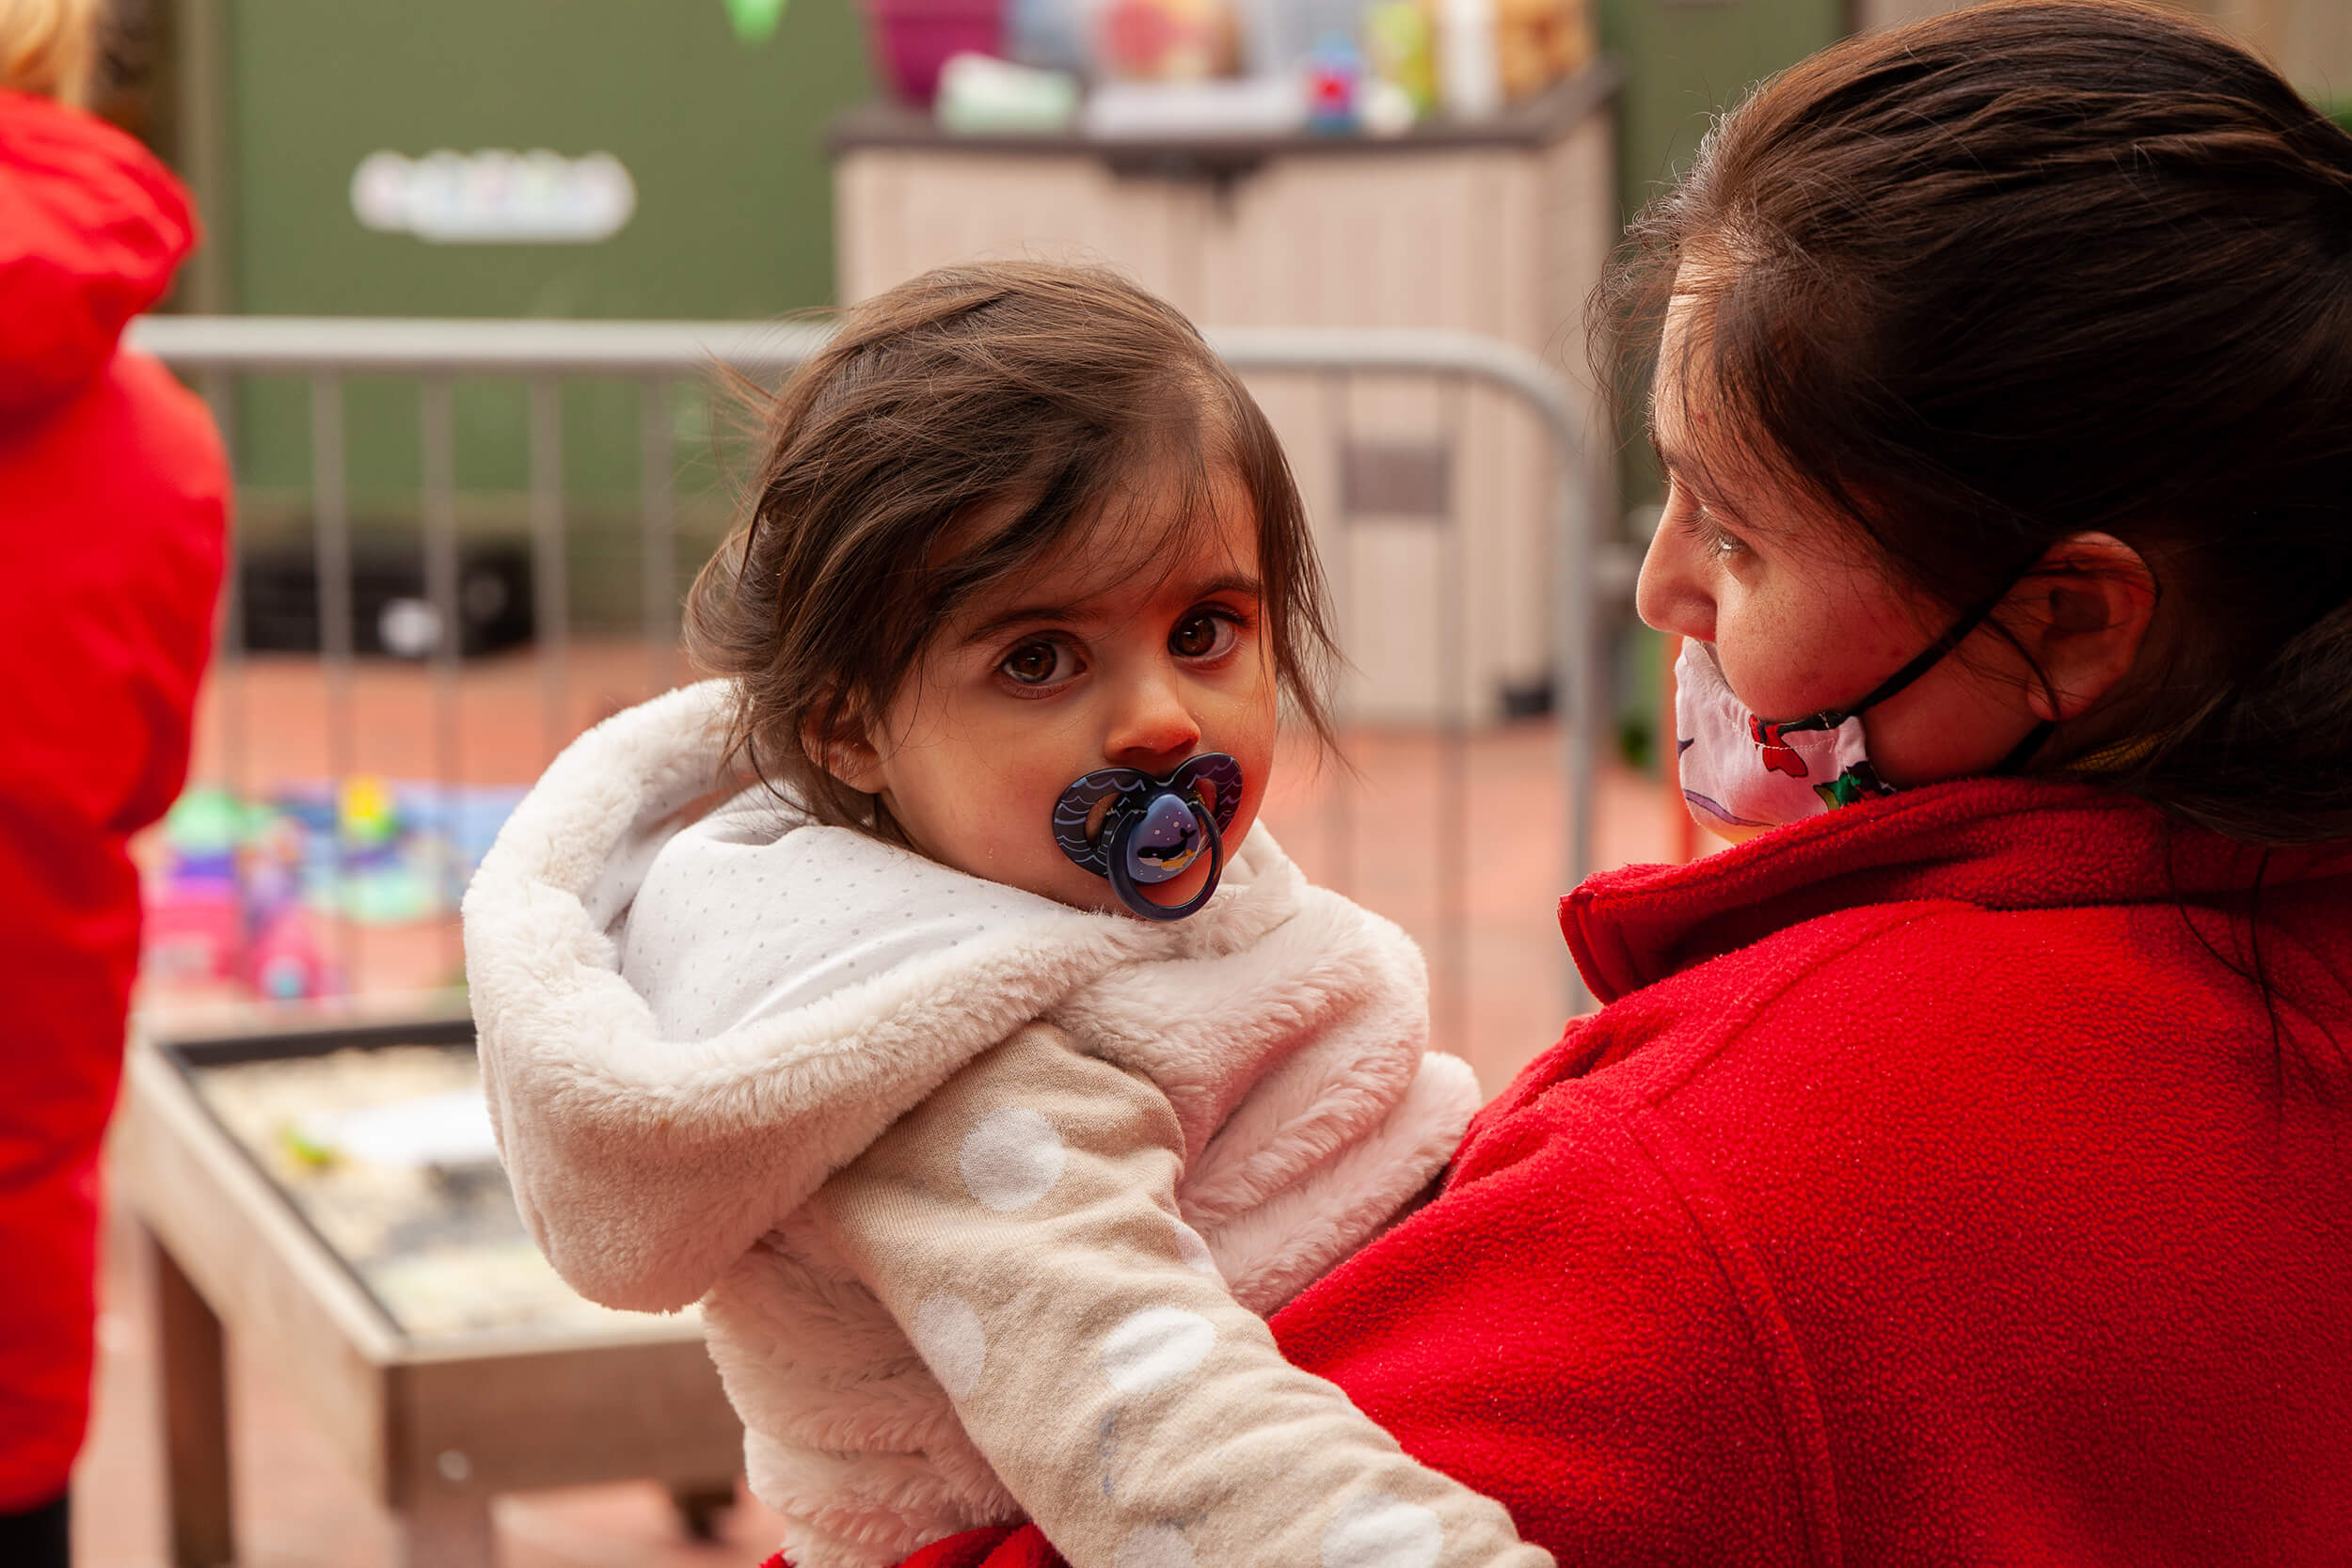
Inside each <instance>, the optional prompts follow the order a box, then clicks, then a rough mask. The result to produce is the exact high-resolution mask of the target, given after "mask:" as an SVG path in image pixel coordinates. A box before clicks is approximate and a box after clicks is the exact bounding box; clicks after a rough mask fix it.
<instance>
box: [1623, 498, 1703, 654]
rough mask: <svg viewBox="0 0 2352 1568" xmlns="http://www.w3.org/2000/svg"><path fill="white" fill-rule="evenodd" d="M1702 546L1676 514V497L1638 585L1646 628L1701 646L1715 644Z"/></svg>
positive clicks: (1637, 605) (1637, 603)
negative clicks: (1690, 638) (1701, 643)
mask: <svg viewBox="0 0 2352 1568" xmlns="http://www.w3.org/2000/svg"><path fill="white" fill-rule="evenodd" d="M1699 548H1700V546H1699V542H1698V541H1697V540H1696V539H1694V538H1692V535H1691V531H1690V530H1689V529H1687V528H1685V527H1683V526H1682V524H1681V522H1680V521H1679V520H1678V519H1677V516H1676V515H1675V505H1674V498H1673V497H1672V496H1671V495H1670V496H1669V497H1668V498H1667V503H1666V509H1665V511H1664V512H1663V513H1662V514H1661V515H1660V516H1659V519H1658V531H1656V532H1655V533H1652V534H1651V535H1650V539H1649V548H1648V549H1647V550H1645V551H1644V552H1643V555H1642V574H1641V576H1640V578H1637V579H1636V580H1635V582H1634V585H1633V610H1634V613H1635V614H1637V615H1639V616H1641V618H1642V623H1643V624H1644V625H1645V626H1651V627H1654V628H1656V629H1657V630H1659V631H1670V632H1675V633H1677V634H1678V635H1680V636H1683V637H1695V638H1697V639H1699V640H1700V641H1706V642H1711V641H1714V639H1715V597H1714V594H1712V593H1711V592H1709V591H1708V586H1707V583H1706V580H1705V578H1704V577H1703V575H1702V573H1701V571H1700V566H1701V562H1700V559H1699V553H1698V552H1699Z"/></svg>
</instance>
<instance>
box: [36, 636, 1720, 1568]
mask: <svg viewBox="0 0 2352 1568" xmlns="http://www.w3.org/2000/svg"><path fill="white" fill-rule="evenodd" d="M560 674H561V682H560V686H558V685H555V684H551V683H550V681H549V679H548V671H547V669H546V667H545V665H544V664H543V662H542V661H541V660H539V659H538V658H536V657H533V656H532V655H531V654H529V653H523V654H518V655H513V656H503V657H494V658H489V659H484V660H478V661H469V663H468V664H467V665H466V666H465V669H464V672H463V673H462V676H461V678H460V679H459V680H458V681H457V682H455V683H454V685H453V687H442V688H437V686H436V681H435V677H434V675H433V673H432V672H430V671H428V670H425V669H421V668H419V667H416V666H412V665H399V664H393V663H389V662H386V661H379V660H371V661H362V662H361V663H359V664H358V665H357V666H355V667H354V669H353V671H352V673H351V675H350V678H349V680H348V682H347V684H346V685H345V686H344V688H343V689H342V692H341V694H340V696H338V695H337V694H335V693H334V692H333V691H332V690H331V689H330V687H329V684H328V682H327V681H326V679H325V678H324V676H323V673H322V672H321V670H320V668H319V666H318V663H317V661H316V660H313V659H310V658H306V657H287V656H274V657H248V658H246V659H245V660H243V661H241V668H238V669H236V670H234V671H232V672H224V673H216V677H215V679H214V680H213V681H212V682H211V683H210V684H209V685H208V687H207V689H206V692H205V694H204V698H203V701H202V706H201V709H200V712H199V725H198V737H197V749H196V755H195V762H194V768H193V770H192V777H193V779H194V780H195V781H197V782H200V783H212V784H230V785H232V786H234V787H237V788H240V789H242V790H245V791H247V792H261V791H263V790H266V789H268V788H270V787H272V786H274V785H278V784H298V783H303V782H315V781H318V780H320V779H323V778H325V777H326V776H328V775H329V774H330V773H331V772H333V771H334V770H335V766H334V765H335V763H336V762H337V761H338V760H340V761H341V763H342V768H343V770H344V771H346V772H352V773H373V774H379V775H382V776H384V777H387V778H393V779H405V780H439V781H446V782H453V783H456V784H521V783H526V782H528V781H529V780H530V779H532V777H534V776H535V775H536V774H537V772H538V771H539V769H540V768H541V767H542V766H544V764H545V761H546V759H547V756H548V747H549V744H550V743H551V741H552V740H553V739H554V738H556V737H557V736H559V734H560V733H569V731H571V730H575V729H577V728H579V727H580V726H583V725H585V724H588V723H592V722H594V721H596V720H598V719H600V718H603V717H605V716H606V715H608V714H611V713H613V712H616V711H618V710H619V709H621V708H623V707H626V706H628V705H631V704H633V703H635V702H638V701H642V700H643V699H644V697H645V696H646V695H648V694H649V693H650V692H652V691H654V690H656V689H660V685H661V684H666V683H667V682H668V681H670V680H675V679H683V678H686V672H684V671H683V670H680V669H677V668H675V667H674V666H673V665H672V664H671V663H670V662H669V661H667V660H660V659H657V658H655V657H650V656H649V654H648V651H647V650H646V649H645V647H644V645H643V644H642V643H638V642H634V641H607V642H598V641H577V642H575V643H574V645H573V647H572V649H571V653H570V657H568V659H567V660H566V661H565V663H564V668H563V670H562V671H561V672H560ZM439 699H448V700H447V701H442V700H439ZM1343 752H1344V755H1345V759H1346V760H1345V765H1342V764H1340V763H1337V762H1335V761H1333V760H1330V759H1324V760H1322V761H1321V762H1320V763H1319V764H1318V761H1317V759H1316V758H1314V757H1313V756H1312V755H1311V754H1310V753H1307V752H1303V751H1302V752H1294V753H1293V754H1289V755H1286V756H1285V757H1284V758H1283V759H1282V761H1281V765H1280V771H1279V774H1278V776H1277V778H1276V780H1275V782H1274V784H1273V785H1272V787H1271V790H1270V793H1269V798H1268V801H1267V805H1266V808H1265V812H1264V819H1265V821H1266V823H1267V825H1268V827H1269V828H1270V829H1271V830H1272V831H1273V832H1275V834H1276V835H1277V836H1278V837H1279V839H1280V841H1281V842H1282V844H1283V845H1284V847H1286V848H1287V849H1288V850H1289V851H1290V852H1291V853H1292V855H1293V856H1294V857H1295V859H1296V860H1298V862H1299V863H1300V864H1301V865H1302V866H1303V867H1304V869H1305V870H1306V871H1307V873H1308V875H1310V876H1311V877H1313V878H1315V879H1318V880H1321V881H1324V882H1326V883H1327V884H1329V885H1331V886H1334V887H1337V888H1339V889H1341V890H1342V891H1343V892H1346V893H1348V894H1349V895H1351V896H1354V897H1356V898H1358V899H1359V900H1360V901H1362V902H1364V903H1366V904H1368V905H1370V906H1371V907H1373V908H1374V909H1376V910H1379V911H1382V912H1384V913H1386V914H1389V915H1390V916H1391V918H1393V919H1395V920H1397V921H1398V922H1399V923H1400V924H1401V925H1403V926H1404V927H1406V929H1407V930H1409V931H1411V932H1412V933H1413V934H1414V935H1415V936H1416V937H1417V938H1418V939H1420V941H1421V942H1422V946H1423V948H1424V951H1426V952H1427V954H1428V956H1429V959H1430V965H1431V971H1432V1008H1433V1022H1434V1025H1435V1031H1436V1036H1437V1039H1438V1044H1439V1046H1440V1047H1441V1048H1444V1049H1449V1050H1453V1051H1454V1052H1456V1053H1458V1054H1461V1055H1463V1056H1465V1057H1467V1058H1468V1059H1469V1060H1470V1063H1471V1065H1472V1066H1473V1067H1474V1068H1475V1069H1477V1071H1478V1075H1479V1078H1480V1081H1481V1083H1482V1084H1483V1085H1485V1087H1486V1091H1487V1092H1488V1093H1490V1094H1491V1093H1493V1092H1494V1091H1496V1090H1498V1089H1500V1088H1501V1087H1502V1085H1504V1084H1505V1083H1507V1082H1508V1081H1509V1079H1510V1077H1511V1076H1512V1075H1513V1074H1514V1073H1515V1072H1517V1071H1518V1069H1519V1068H1520V1067H1521V1066H1522V1065H1524V1064H1525V1063H1526V1062H1527V1061H1528V1060H1529V1059H1530V1058H1531V1057H1533V1056H1534V1055H1535V1054H1536V1053H1538V1052H1540V1051H1541V1050H1543V1049H1544V1048H1545V1047H1546V1046H1548V1045H1549V1044H1550V1043H1551V1042H1552V1041H1553V1040H1554V1039H1555V1038H1556V1037H1558V1035H1559V1032H1560V1029H1561V1025H1562V1022H1564V1019H1565V1016H1566V1011H1567V1003H1568V990H1567V987H1568V966H1567V963H1566V959H1565V950H1564V947H1563V944H1562V942H1561V939H1560V934H1559V929H1558V927H1557V925H1556V923H1555V918H1554V909H1555V906H1556V903H1557V900H1558V897H1559V895H1560V894H1561V893H1562V892H1563V891H1564V888H1563V886H1562V883H1563V881H1564V879H1565V876H1564V866H1565V831H1566V830H1565V822H1566V809H1565V807H1566V798H1565V787H1564V785H1563V783H1562V779H1563V766H1562V758H1561V746H1560V736H1559V733H1558V731H1557V729H1556V727H1555V726H1553V725H1551V724H1549V723H1548V722H1542V721H1532V722H1522V723H1515V724H1510V725H1502V726H1497V727H1492V728H1487V729H1483V730H1480V731H1477V732H1475V733H1473V734H1470V735H1469V736H1464V737H1458V738H1451V737H1448V736H1442V735H1439V734H1435V733H1432V732H1429V731H1425V730H1406V729H1369V728H1365V729H1355V730H1350V731H1348V732H1347V733H1346V734H1345V735H1344V736H1343ZM339 753H340V757H339ZM1594 836H1595V842H1594V859H1595V863H1596V864H1597V865H1599V866H1611V865H1618V864H1623V863H1628V862H1631V861H1655V860H1663V859H1667V858H1671V857H1673V856H1675V855H1677V853H1679V852H1680V851H1681V848H1682V846H1683V843H1684V839H1683V835H1682V832H1681V831H1680V814H1679V812H1678V811H1677V810H1674V809H1672V808H1671V807H1670V804H1669V802H1668V800H1667V799H1666V797H1665V795H1664V794H1663V792H1662V791H1661V789H1660V787H1659V785H1658V784H1657V783H1656V782H1655V781H1654V780H1651V779H1649V778H1647V777H1645V776H1644V775H1642V774H1639V773H1636V772H1634V771H1631V770H1629V769H1626V768H1620V767H1616V766H1614V765H1611V766H1607V767H1604V768H1603V769H1602V771H1601V774H1600V776H1599V778H1598V780H1597V817H1596V823H1595V835H1594ZM337 936H338V940H339V942H341V943H342V944H344V951H345V952H346V954H347V955H348V958H349V962H348V964H347V967H348V969H349V972H350V977H351V979H352V980H353V981H354V989H356V990H364V991H368V992H400V991H410V990H421V989H426V988H431V987H436V986H440V985H445V984H447V983H448V982H449V981H451V980H452V979H453V978H455V977H456V974H457V973H458V962H457V960H458V950H457V943H456V929H455V926H454V922H453V919H449V918H441V919H433V920H425V921H420V922H415V923H412V924H410V925H407V926H403V927H350V928H344V929H339V930H338V932H337ZM218 1000H222V998H221V997H220V996H218V995H217V994H213V993H208V992H206V991H204V990H200V989H186V988H163V987H156V986H150V987H147V988H145V989H144V990H143V991H142V994H141V999H140V1002H141V1006H143V1007H145V1008H147V1009H149V1010H150V1011H151V1012H152V1013H155V1014H159V1015H161V1016H164V1017H166V1018H169V1017H171V1016H172V1015H174V1014H184V1013H185V1012H186V1011H187V1010H188V1009H192V1008H195V1007H198V1006H204V1005H206V1004H209V1003H212V1002H215V1001H218ZM140 1266H141V1265H140V1262H139V1259H138V1258H137V1256H136V1249H135V1247H134V1246H133V1245H132V1244H131V1236H130V1227H129V1225H128V1222H127V1221H126V1220H125V1219H123V1218H122V1217H121V1216H117V1217H116V1219H115V1220H114V1222H113V1223H112V1224H111V1225H110V1227H109V1237H108V1248H107V1267H106V1276H105V1298H106V1299H105V1307H104V1312H103V1317H102V1319H101V1323H100V1334H99V1344H100V1374H99V1386H98V1400H97V1407H96V1415H95V1419H94V1422H93V1426H92V1430H91V1433H90V1438H89V1443H88V1446H87V1449H85V1451H84V1455H83V1460H82V1466H81V1469H80V1471H79V1472H78V1474H77V1479H76V1497H75V1509H74V1529H75V1532H76V1552H75V1560H76V1562H77V1564H79V1565H81V1568H166V1565H167V1563H168V1561H169V1553H168V1542H167V1529H166V1524H165V1519H164V1513H163V1497H162V1458H161V1433H160V1431H159V1428H158V1417H157V1402H156V1390H155V1382H154V1351H153V1345H152V1333H151V1324H150V1323H148V1322H147V1320H146V1317H145V1315H144V1307H143V1303H144V1300H145V1295H146V1292H145V1290H144V1281H143V1280H142V1279H141V1278H140V1277H139V1270H140ZM251 1349H252V1347H241V1346H238V1345H235V1344H233V1343H232V1344H231V1346H230V1384H231V1391H230V1399H231V1408H232V1412H233V1415H232V1427H233V1429H234V1432H235V1442H236V1453H235V1456H234V1465H233V1467H234V1472H235V1475H236V1478H237V1481H236V1485H237V1503H238V1518H239V1522H240V1529H241V1536H240V1552H239V1563H240V1568H295V1565H303V1568H378V1565H381V1564H389V1562H390V1561H391V1560H392V1553H393V1540H392V1534H391V1530H390V1527H389V1524H388V1523H387V1522H386V1521H385V1520H384V1518H383V1517H382V1516H381V1515H380V1514H379V1513H377V1511H376V1509H375V1507H374V1505H373V1503H371V1502H370V1501H369V1500H368V1499H367V1497H365V1495H364V1494H363V1493H362V1492H361V1490H360V1488H359V1487H358V1483H357V1482H356V1481H354V1480H353V1479H352V1478H351V1477H350V1476H349V1475H348V1474H347V1473H345V1471H344V1469H343V1467H342V1464H341V1462H340V1461H339V1460H338V1459H337V1458H336V1456H335V1455H334V1454H333V1453H332V1452H330V1451H328V1450H327V1449H326V1447H325V1446H324V1445H323V1444H322V1443H320V1442H319V1441H318V1440H317V1439H316V1437H315V1436H314V1435H313V1433H312V1432H311V1431H310V1422H309V1419H308V1418H307V1417H306V1416H305V1415H304V1413H303V1411H302V1409H301V1408H300V1406H299V1405H298V1404H297V1403H296V1402H294V1400H293V1399H292V1398H291V1397H290V1394H289V1391H287V1390H285V1389H282V1388H279V1387H278V1386H274V1385H273V1384H272V1382H271V1379H270V1375H269V1370H268V1369H267V1367H266V1366H265V1365H264V1364H263V1362H264V1360H265V1353H264V1354H248V1352H249V1351H250V1350H251ZM497 1518H498V1525H499V1529H500V1534H501V1551H502V1553H503V1557H502V1563H503V1568H608V1565H609V1568H620V1565H624V1564H626V1565H631V1568H641V1565H642V1568H671V1565H681V1568H682V1565H694V1568H732V1565H735V1564H744V1565H750V1564H754V1563H756V1562H758V1561H759V1560H761V1559H763V1558H764V1557H766V1556H767V1554H768V1553H769V1552H771V1551H772V1550H773V1549H774V1546H775V1542H776V1526H775V1521H774V1520H773V1519H772V1517H771V1516H770V1515H768V1514H767V1513H765V1511H764V1510H762V1509H760V1508H759V1507H758V1505H757V1504H756V1503H753V1502H750V1501H749V1500H748V1499H747V1500H745V1501H744V1502H743V1503H741V1504H740V1505H739V1507H737V1508H736V1509H735V1510H734V1511H733V1512H732V1513H731V1514H730V1515H729V1516H727V1518H726V1520H725V1522H724V1525H723V1539H721V1540H720V1541H717V1542H713V1543H707V1544H705V1543H696V1542H691V1541H689V1540H687V1539H686V1538H685V1537H684V1535H683V1534H682V1533H681V1531H680V1530H679V1528H678V1526H677V1524H676V1520H675V1514H674V1513H673V1512H672V1511H671V1509H670V1506H669V1503H668V1500H667V1498H666V1497H665V1496H664V1495H663V1494H662V1493H661V1491H660V1489H659V1488H657V1487H655V1486H652V1485H650V1484H621V1485H607V1486H597V1487H590V1488H580V1489H576V1490H571V1491H564V1492H548V1493H537V1494H530V1495H525V1496H517V1497H508V1498H504V1499H501V1504H500V1507H499V1512H498V1515H497Z"/></svg>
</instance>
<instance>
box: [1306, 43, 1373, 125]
mask: <svg viewBox="0 0 2352 1568" xmlns="http://www.w3.org/2000/svg"><path fill="white" fill-rule="evenodd" d="M1363 79H1364V56H1363V55H1362V54H1361V53H1360V52H1359V51H1358V49H1357V48H1356V46H1355V45H1354V44H1352V43H1350V42H1348V41H1347V40H1345V39H1343V38H1342V37H1340V36H1339V35H1338V34H1336V33H1334V34H1331V35H1329V36H1327V37H1326V38H1325V39H1324V40H1323V41H1322V42H1320V43H1318V44H1316V45H1315V47H1314V49H1313V51H1312V53H1311V54H1310V55H1308V56H1307V128H1308V129H1309V130H1311V131H1326V132H1338V133H1344V132H1349V131H1353V130H1355V129H1356V95H1357V89H1358V88H1359V87H1360V86H1361V85H1362V83H1363Z"/></svg>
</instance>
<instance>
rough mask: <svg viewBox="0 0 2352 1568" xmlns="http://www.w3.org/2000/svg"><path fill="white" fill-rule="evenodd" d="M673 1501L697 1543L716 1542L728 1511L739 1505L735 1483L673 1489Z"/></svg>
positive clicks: (711, 1482)
mask: <svg viewBox="0 0 2352 1568" xmlns="http://www.w3.org/2000/svg"><path fill="white" fill-rule="evenodd" d="M670 1502H671V1504H672V1505H673V1506H674V1507H675V1508H676V1509H677V1517H678V1523H679V1524H681V1525H683V1526H685V1527H686V1533H687V1534H688V1535H690V1536H691V1537H692V1538H693V1539H695V1540H697V1541H716V1540H718V1539H719V1530H720V1528H721V1526H722V1525H723V1523H724V1515H725V1513H726V1511H727V1510H728V1509H730V1508H733V1507H734V1506H735V1481H734V1478H733V1477H729V1478H728V1479H727V1480H725V1481H710V1482H707V1483H706V1484H704V1485H701V1486H673V1487H671V1488H670Z"/></svg>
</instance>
